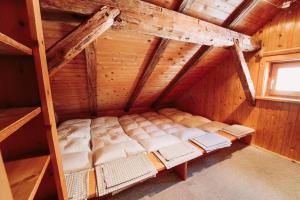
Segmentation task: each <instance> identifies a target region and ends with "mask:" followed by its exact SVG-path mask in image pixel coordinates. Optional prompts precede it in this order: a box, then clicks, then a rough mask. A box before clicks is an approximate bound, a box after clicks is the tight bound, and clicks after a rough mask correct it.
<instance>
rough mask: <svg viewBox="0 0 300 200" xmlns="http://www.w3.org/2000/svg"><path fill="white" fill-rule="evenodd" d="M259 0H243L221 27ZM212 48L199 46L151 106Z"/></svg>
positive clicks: (230, 25)
mask: <svg viewBox="0 0 300 200" xmlns="http://www.w3.org/2000/svg"><path fill="white" fill-rule="evenodd" d="M258 1H259V0H244V1H243V2H242V3H241V4H240V5H239V6H238V7H237V8H236V9H235V10H234V11H233V12H232V13H231V14H230V15H229V17H228V18H227V19H226V20H225V21H224V22H223V24H222V26H223V27H228V28H233V27H234V26H235V25H236V24H237V23H238V22H239V21H240V20H241V19H242V18H243V17H244V16H245V15H246V14H247V13H248V12H249V11H250V10H251V9H252V8H253V7H254V6H255V5H256V3H257V2H258ZM212 49H213V47H212V46H201V47H200V49H199V50H198V51H197V52H196V53H195V54H194V55H193V56H192V58H191V59H190V60H189V61H188V62H187V63H186V64H185V65H184V66H183V68H182V69H181V70H180V71H179V72H178V74H177V75H176V76H175V77H174V78H173V79H172V81H171V82H170V83H169V84H168V85H167V87H166V88H165V89H164V90H163V92H162V93H161V94H160V95H159V96H158V98H157V99H156V100H155V101H154V102H153V104H152V105H151V107H153V108H154V107H157V106H158V105H159V104H160V102H161V101H162V100H163V99H164V98H165V97H166V96H167V95H168V94H169V93H170V92H171V91H172V90H173V89H174V88H175V87H176V85H177V84H178V82H179V80H181V78H182V77H183V76H184V75H185V74H186V73H187V72H188V71H189V70H190V69H192V68H193V67H194V66H195V65H196V64H197V63H198V62H200V60H201V59H202V58H204V56H205V55H207V54H208V53H209V52H210V51H211V50H212Z"/></svg>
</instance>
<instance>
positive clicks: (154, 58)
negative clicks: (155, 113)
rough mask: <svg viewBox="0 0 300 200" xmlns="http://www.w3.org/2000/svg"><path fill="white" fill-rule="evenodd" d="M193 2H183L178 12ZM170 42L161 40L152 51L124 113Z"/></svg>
mask: <svg viewBox="0 0 300 200" xmlns="http://www.w3.org/2000/svg"><path fill="white" fill-rule="evenodd" d="M194 1H195V0H183V1H182V2H181V4H180V6H179V8H178V12H184V10H186V9H188V8H189V7H190V6H191V5H192V4H193V2H194ZM169 42H170V40H169V39H161V40H160V42H159V44H158V46H157V48H156V49H155V50H154V53H153V56H152V57H151V58H150V61H149V63H148V65H147V66H146V67H145V70H144V72H143V74H142V75H141V76H140V78H139V80H138V82H137V84H136V86H135V88H134V90H133V92H132V94H131V96H130V98H129V100H128V102H127V104H126V106H125V108H124V111H125V112H128V111H130V109H131V107H132V106H133V104H134V102H135V100H136V99H137V97H138V96H139V94H140V93H141V91H142V89H143V88H144V86H145V84H146V82H147V80H148V79H149V78H150V76H151V74H152V72H153V71H154V69H155V66H156V65H157V64H158V62H159V60H160V58H161V56H162V54H163V53H164V52H165V49H166V47H167V46H168V44H169Z"/></svg>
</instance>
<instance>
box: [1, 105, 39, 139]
mask: <svg viewBox="0 0 300 200" xmlns="http://www.w3.org/2000/svg"><path fill="white" fill-rule="evenodd" d="M39 113H41V108H40V107H25V108H9V109H0V142H2V141H3V140H4V139H5V138H7V137H8V136H10V135H11V134H12V133H14V132H15V131H16V130H18V129H19V128H21V127H22V126H23V125H24V124H26V123H27V122H28V121H30V120H31V119H32V118H34V117H35V116H37V115H38V114H39Z"/></svg>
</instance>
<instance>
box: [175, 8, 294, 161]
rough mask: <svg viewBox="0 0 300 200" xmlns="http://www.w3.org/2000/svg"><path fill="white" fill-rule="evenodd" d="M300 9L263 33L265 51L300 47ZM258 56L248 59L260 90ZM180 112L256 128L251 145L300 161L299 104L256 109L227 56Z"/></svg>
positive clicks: (263, 105)
mask: <svg viewBox="0 0 300 200" xmlns="http://www.w3.org/2000/svg"><path fill="white" fill-rule="evenodd" d="M299 33H300V6H299V4H298V5H295V6H294V7H293V8H292V9H290V10H287V11H284V12H282V13H280V14H279V15H278V16H276V17H275V18H274V19H273V20H272V21H271V22H270V23H268V24H267V25H266V26H265V27H264V29H263V30H262V32H261V34H260V37H262V40H263V49H262V51H271V50H272V51H273V50H278V49H290V48H295V47H300V38H299ZM259 61H260V59H259V58H258V54H256V55H254V56H251V57H250V58H249V59H248V65H249V68H250V72H251V76H252V80H253V81H254V84H255V87H257V85H256V84H257V78H258V69H259ZM175 105H176V107H178V108H179V109H182V110H185V111H188V112H192V113H194V114H199V115H203V116H206V117H208V118H211V119H213V120H217V121H224V122H227V123H239V124H244V125H247V126H250V127H253V128H255V129H256V134H255V135H254V136H253V138H252V141H251V142H252V144H254V145H257V146H260V147H263V148H265V149H268V150H271V151H273V152H276V153H278V154H281V155H283V156H286V157H289V158H291V159H295V160H298V161H300V123H299V122H300V105H299V104H293V103H283V102H272V101H265V100H257V104H256V106H255V107H253V106H250V105H249V104H248V103H247V102H246V98H245V96H244V93H243V89H242V85H241V83H240V81H239V78H238V74H237V72H236V70H235V66H233V62H232V58H231V57H227V59H226V62H224V64H220V65H218V66H216V67H215V68H213V70H211V71H209V72H208V73H207V74H206V75H205V76H204V77H203V78H202V79H201V80H200V81H198V83H197V84H196V85H195V86H193V87H192V88H191V89H190V90H189V91H188V92H187V93H186V94H185V95H184V96H183V97H182V98H180V99H179V100H178V101H176V102H175Z"/></svg>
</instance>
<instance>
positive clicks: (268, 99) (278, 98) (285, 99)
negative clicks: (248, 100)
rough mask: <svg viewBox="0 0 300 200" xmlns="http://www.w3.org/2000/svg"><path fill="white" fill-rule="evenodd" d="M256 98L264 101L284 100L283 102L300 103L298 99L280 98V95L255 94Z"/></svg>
mask: <svg viewBox="0 0 300 200" xmlns="http://www.w3.org/2000/svg"><path fill="white" fill-rule="evenodd" d="M255 99H257V100H265V101H275V102H284V103H297V104H300V99H290V98H281V97H269V96H256V97H255Z"/></svg>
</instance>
